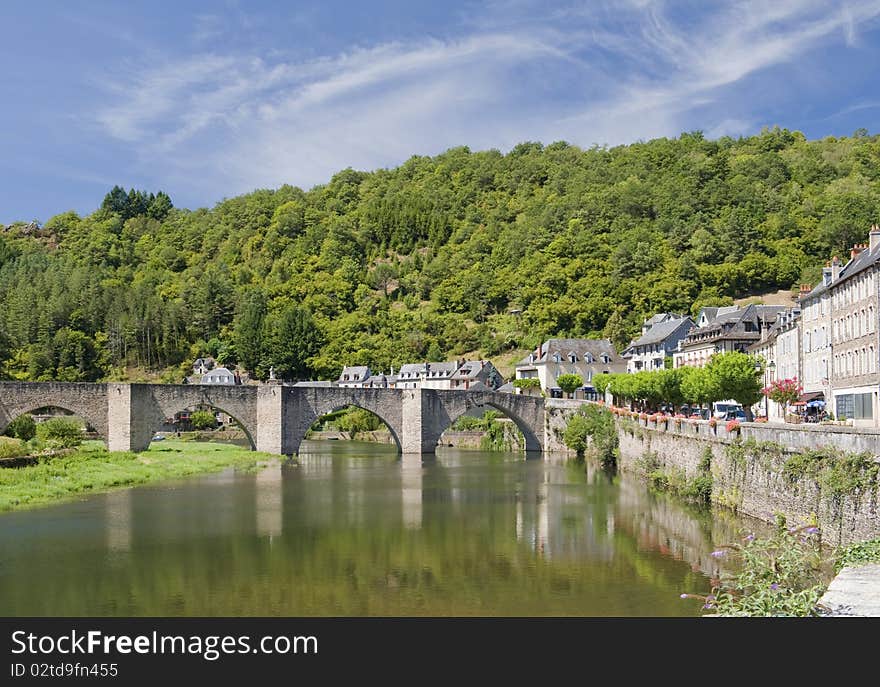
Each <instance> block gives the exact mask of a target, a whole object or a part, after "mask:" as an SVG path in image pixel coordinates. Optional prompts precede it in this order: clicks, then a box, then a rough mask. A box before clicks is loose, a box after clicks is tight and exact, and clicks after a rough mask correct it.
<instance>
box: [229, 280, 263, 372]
mask: <svg viewBox="0 0 880 687" xmlns="http://www.w3.org/2000/svg"><path fill="white" fill-rule="evenodd" d="M265 321H266V298H265V296H264V295H263V293H262V292H261V291H251V292H249V293H248V294H247V295H246V296H245V297H244V299H243V301H242V303H241V305H240V307H239V309H238V311H237V313H236V317H235V330H234V333H233V340H234V346H235V352H236V355H237V356H238V361H239V362H240V363H241V364H242V365H243V366H244V368H245V369H246V370H248V371H249V372H251V373H254V372H256V370H257V369H258V368H259V367H260V363H261V362H262V359H263V355H264V351H263V333H264V324H265Z"/></svg>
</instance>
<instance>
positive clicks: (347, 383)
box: [336, 365, 370, 389]
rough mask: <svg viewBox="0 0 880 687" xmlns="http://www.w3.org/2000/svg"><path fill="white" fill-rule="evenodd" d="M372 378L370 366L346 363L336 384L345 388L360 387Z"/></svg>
mask: <svg viewBox="0 0 880 687" xmlns="http://www.w3.org/2000/svg"><path fill="white" fill-rule="evenodd" d="M369 378H370V368H369V367H368V366H367V365H351V366H348V365H346V366H345V367H343V368H342V372H340V373H339V379H337V380H336V386H341V387H342V388H344V389H360V388H362V387H363V386H364V385H365V383H366V381H367V380H368V379H369Z"/></svg>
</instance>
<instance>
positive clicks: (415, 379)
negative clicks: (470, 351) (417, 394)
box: [395, 361, 459, 389]
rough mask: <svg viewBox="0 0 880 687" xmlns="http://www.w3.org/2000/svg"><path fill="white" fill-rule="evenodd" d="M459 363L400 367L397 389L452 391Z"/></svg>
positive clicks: (411, 364)
mask: <svg viewBox="0 0 880 687" xmlns="http://www.w3.org/2000/svg"><path fill="white" fill-rule="evenodd" d="M458 366H459V363H458V362H456V361H453V362H442V363H428V362H425V363H407V364H406V365H401V366H400V371H399V372H398V374H397V380H396V381H395V388H396V389H451V388H452V375H454V374H455V371H456V370H457V369H458Z"/></svg>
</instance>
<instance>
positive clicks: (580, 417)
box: [562, 404, 618, 465]
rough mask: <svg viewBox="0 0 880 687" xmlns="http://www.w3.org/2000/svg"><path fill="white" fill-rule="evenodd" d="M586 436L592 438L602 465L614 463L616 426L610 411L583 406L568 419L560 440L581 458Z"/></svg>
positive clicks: (586, 443)
mask: <svg viewBox="0 0 880 687" xmlns="http://www.w3.org/2000/svg"><path fill="white" fill-rule="evenodd" d="M588 438H589V439H592V444H593V449H594V451H595V453H596V457H597V458H598V459H599V460H600V461H601V463H602V464H603V465H614V464H615V462H616V459H617V445H618V440H617V427H616V426H615V424H614V419H613V418H612V417H611V413H610V412H609V411H608V410H606V409H604V408H601V407H600V406H597V405H593V404H589V405H586V406H583V407H582V408H580V409H579V410H578V412H577V413H576V414H575V415H574V416H572V418H571V419H570V420H569V421H568V424H567V425H566V428H565V433H564V434H563V437H562V440H563V441H564V442H565V445H566V446H568V448H570V449H572V450H573V451H575V452H576V453H577V455H578V458H583V456H584V453H585V452H586V449H587V447H588V446H589V442H588Z"/></svg>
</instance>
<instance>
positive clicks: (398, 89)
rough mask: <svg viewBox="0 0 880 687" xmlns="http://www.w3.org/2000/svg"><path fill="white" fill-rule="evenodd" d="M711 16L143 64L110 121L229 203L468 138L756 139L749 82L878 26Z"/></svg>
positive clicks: (568, 14)
mask: <svg viewBox="0 0 880 687" xmlns="http://www.w3.org/2000/svg"><path fill="white" fill-rule="evenodd" d="M710 7H711V9H710V10H708V11H707V10H706V9H705V7H704V6H703V3H691V4H687V5H683V4H682V3H664V2H649V1H648V0H628V1H625V2H618V3H587V4H581V5H571V6H565V7H557V8H556V9H555V10H554V11H549V12H548V11H546V10H544V9H542V8H541V7H540V6H538V5H535V4H532V3H529V2H516V3H514V4H510V3H504V4H503V6H502V7H499V5H498V4H496V5H494V6H490V7H489V9H487V10H486V11H485V12H484V13H482V14H481V15H479V16H476V17H472V21H471V22H470V23H469V24H468V26H467V28H466V29H465V30H464V33H462V34H461V35H458V36H446V37H442V38H438V37H435V38H425V39H423V40H421V41H413V40H412V39H409V40H407V41H398V42H386V43H382V44H378V45H373V46H371V47H362V48H354V49H351V50H349V51H347V52H344V53H339V54H333V55H327V56H324V57H321V58H317V59H311V60H306V61H304V60H296V59H290V58H288V59H284V58H282V57H279V56H278V55H279V53H278V52H277V51H271V50H270V48H271V46H269V47H267V49H266V50H264V51H262V52H254V53H251V54H246V55H245V54H241V53H229V54H226V53H222V52H219V51H217V50H216V49H215V51H214V52H202V53H196V54H191V55H189V56H187V57H185V58H182V59H177V60H175V61H173V62H168V63H165V64H161V65H158V66H151V67H149V68H147V69H143V68H142V67H141V65H138V64H136V63H133V62H132V63H129V64H128V65H127V66H126V68H125V69H123V70H120V71H119V72H117V73H116V74H115V79H114V80H111V83H112V84H115V85H113V86H112V87H111V88H110V89H109V92H108V103H107V104H106V105H104V106H103V107H101V108H99V109H98V111H97V113H96V115H95V120H96V122H97V123H98V125H99V126H100V127H101V128H102V129H103V130H104V131H105V132H106V133H108V134H109V135H111V136H112V137H114V138H115V139H117V140H119V141H122V142H124V143H126V144H128V145H131V146H133V147H135V148H136V149H137V150H138V151H139V153H140V155H141V164H142V165H143V167H144V169H145V170H147V172H148V173H151V174H153V175H154V176H156V177H157V178H159V179H160V180H161V181H162V183H163V186H165V187H171V186H172V184H173V185H174V186H180V185H182V186H184V187H185V188H187V189H190V190H191V191H192V195H193V196H199V197H205V194H208V196H207V197H214V198H216V197H218V196H221V195H230V194H232V193H237V192H241V191H245V190H248V189H251V188H254V187H259V186H277V185H279V184H281V183H295V184H299V185H302V186H310V185H312V184H314V183H320V182H322V181H326V180H327V179H328V178H329V176H330V174H332V173H333V172H334V171H337V170H338V169H340V168H343V167H346V166H354V167H357V168H375V167H381V166H387V165H393V164H397V163H399V162H401V161H403V160H404V159H405V158H406V157H408V156H409V155H410V154H414V153H421V154H432V153H436V152H439V151H441V150H443V149H445V148H447V147H450V146H454V145H470V146H472V147H475V148H487V147H498V148H507V147H509V146H511V145H513V144H514V143H516V142H518V141H522V140H535V139H539V140H544V141H545V142H550V141H553V140H559V139H565V140H568V141H570V142H573V143H578V144H581V145H590V144H592V143H612V144H614V143H620V142H626V141H631V140H635V139H639V138H642V139H644V138H649V137H652V136H660V135H675V134H677V133H678V132H680V131H681V130H684V129H691V128H703V129H705V130H707V131H708V132H709V133H710V135H720V134H724V133H731V134H741V133H747V132H748V130H749V128H750V127H752V126H754V125H755V123H756V122H757V121H758V120H759V119H760V118H759V117H758V116H757V115H756V114H755V113H754V112H753V111H749V109H748V107H747V105H748V104H743V103H735V104H734V103H731V101H730V99H729V97H730V90H731V89H732V88H733V87H734V86H737V85H739V84H742V83H744V82H747V80H748V79H749V78H751V77H753V76H755V75H758V74H761V73H763V72H766V71H767V70H770V69H774V68H779V67H784V66H785V65H787V64H789V63H791V62H793V61H797V60H799V59H802V58H803V57H804V56H805V55H807V54H809V52H810V51H811V50H814V49H815V48H817V47H818V46H821V45H823V44H826V43H830V42H834V41H836V42H839V43H844V44H846V45H855V44H856V43H857V37H858V30H859V27H864V26H866V25H868V24H869V23H871V22H873V21H875V20H876V19H877V17H878V16H880V1H874V0H872V1H868V0H863V1H853V2H849V3H847V4H845V5H842V6H834V5H829V4H828V3H825V2H820V1H819V0H815V1H814V0H777V2H774V3H772V4H770V3H765V2H759V1H758V0H748V1H743V2H736V3H723V4H721V3H712V4H711V6H710ZM219 26H220V24H219V23H218V21H217V20H216V19H214V18H208V17H203V18H201V19H199V21H198V24H197V26H196V28H195V30H194V37H195V38H194V40H195V41H196V42H197V43H198V42H199V41H208V40H210V39H211V38H213V37H214V36H215V35H216V33H217V32H218V31H219V30H220V29H219V28H218V27H219ZM525 27H527V28H525ZM270 56H271V57H270ZM104 81H106V79H104ZM734 105H735V107H734ZM695 112H699V113H700V116H701V117H702V118H703V121H702V122H701V124H700V125H699V126H697V127H695V126H694V122H693V119H694V113H695Z"/></svg>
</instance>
